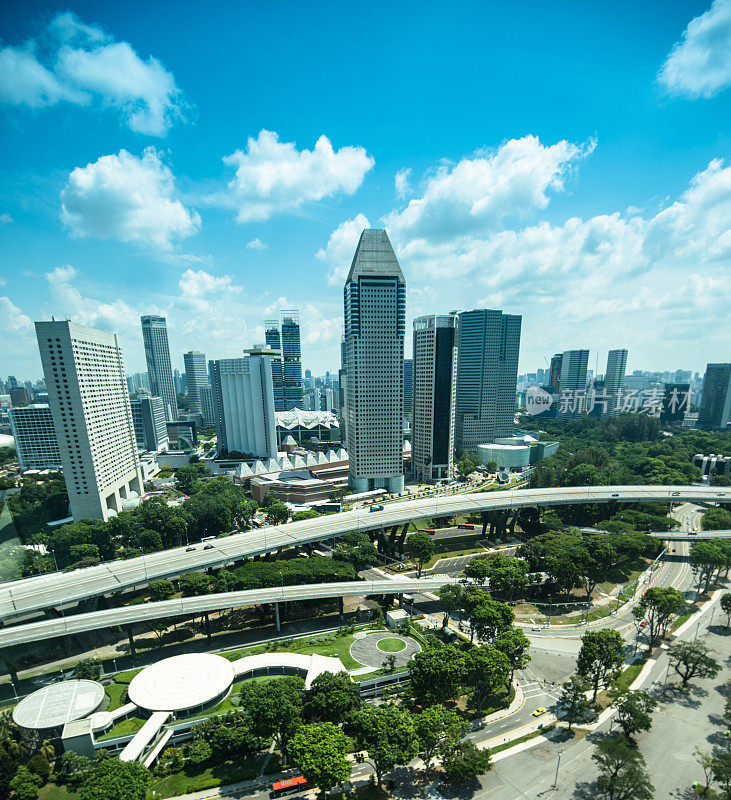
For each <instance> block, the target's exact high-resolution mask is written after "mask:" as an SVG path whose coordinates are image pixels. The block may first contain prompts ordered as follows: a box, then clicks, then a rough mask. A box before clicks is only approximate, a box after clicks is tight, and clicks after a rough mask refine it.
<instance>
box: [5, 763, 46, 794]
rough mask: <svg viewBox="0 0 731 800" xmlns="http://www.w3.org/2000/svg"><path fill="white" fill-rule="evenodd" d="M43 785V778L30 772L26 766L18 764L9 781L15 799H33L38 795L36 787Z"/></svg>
mask: <svg viewBox="0 0 731 800" xmlns="http://www.w3.org/2000/svg"><path fill="white" fill-rule="evenodd" d="M42 785H43V779H42V778H41V777H40V776H39V775H36V774H35V772H32V771H31V770H29V769H28V767H23V766H20V767H18V770H17V772H16V773H15V775H14V776H13V778H12V779H11V781H10V788H11V789H12V790H13V798H17V800H35V798H36V797H38V788H39V787H40V786H42Z"/></svg>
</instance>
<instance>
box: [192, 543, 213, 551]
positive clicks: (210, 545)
mask: <svg viewBox="0 0 731 800" xmlns="http://www.w3.org/2000/svg"><path fill="white" fill-rule="evenodd" d="M193 549H194V550H195V548H193ZM203 549H204V550H213V545H212V544H207V545H206V546H205V547H204V548H203Z"/></svg>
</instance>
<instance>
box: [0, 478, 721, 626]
mask: <svg viewBox="0 0 731 800" xmlns="http://www.w3.org/2000/svg"><path fill="white" fill-rule="evenodd" d="M653 500H655V501H665V502H668V501H670V502H683V501H693V502H701V503H718V502H726V503H729V502H731V488H722V487H717V486H712V487H703V486H586V487H573V486H572V487H567V488H561V489H517V490H516V489H512V490H510V491H497V492H479V493H477V492H475V493H472V494H454V495H443V496H441V497H432V498H428V499H424V500H405V501H398V502H393V503H387V504H386V506H385V508H384V510H383V511H379V512H375V513H370V512H369V511H368V510H367V509H357V510H355V511H347V512H344V513H342V514H330V515H328V516H324V517H320V518H318V519H309V520H302V521H301V522H290V523H287V524H285V525H278V526H273V527H267V528H258V529H256V530H252V531H246V532H245V533H238V534H234V535H232V536H227V537H224V538H221V539H216V540H215V542H210V543H209V544H211V545H212V547H211V548H210V549H204V546H203V545H202V544H197V545H196V546H195V549H192V550H189V549H188V548H185V547H177V548H174V549H172V550H165V551H162V552H159V553H150V554H149V555H146V556H140V557H138V558H130V559H128V560H126V561H110V562H107V563H105V564H99V565H98V566H96V567H87V568H86V569H80V570H74V571H73V572H62V573H51V574H47V575H41V576H38V577H36V578H25V579H23V580H19V581H14V582H12V583H5V584H3V585H2V586H0V619H7V618H10V617H16V616H20V615H22V614H25V613H28V612H32V611H38V610H41V609H44V608H48V607H52V606H59V605H64V604H70V603H74V602H77V601H79V600H85V599H88V598H91V597H98V596H99V595H103V594H109V593H111V592H116V591H120V590H123V589H128V588H132V587H134V586H142V585H145V584H146V583H148V582H149V581H150V580H154V579H155V578H169V577H174V576H176V575H181V574H183V573H185V572H191V571H193V570H199V569H205V568H207V567H220V566H223V565H225V564H230V563H232V562H234V561H238V560H240V559H243V558H251V557H252V556H260V555H264V554H266V553H270V552H272V551H276V550H279V549H281V548H287V547H293V546H296V545H301V544H312V543H313V542H320V541H324V540H327V539H334V538H337V537H339V536H342V535H343V534H345V533H348V531H354V530H360V531H371V530H378V529H387V528H391V527H393V526H397V525H403V524H405V523H407V522H412V521H413V520H418V519H424V518H425V517H444V516H452V515H454V514H464V513H470V512H480V511H496V510H500V509H508V508H527V507H530V506H555V505H567V504H571V503H609V502H617V503H634V502H638V501H653Z"/></svg>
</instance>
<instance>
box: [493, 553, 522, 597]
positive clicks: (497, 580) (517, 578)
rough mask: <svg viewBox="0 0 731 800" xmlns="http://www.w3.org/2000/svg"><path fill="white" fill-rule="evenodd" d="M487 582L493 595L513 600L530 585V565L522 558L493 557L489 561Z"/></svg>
mask: <svg viewBox="0 0 731 800" xmlns="http://www.w3.org/2000/svg"><path fill="white" fill-rule="evenodd" d="M487 580H488V582H489V585H490V592H491V593H492V594H493V595H498V596H499V597H504V598H507V599H508V600H512V599H513V597H515V595H517V594H519V593H520V592H522V590H523V589H525V587H526V586H527V584H528V564H527V563H526V562H525V561H524V560H523V559H522V558H512V557H511V556H505V555H496V556H493V557H492V558H490V559H488V561H487Z"/></svg>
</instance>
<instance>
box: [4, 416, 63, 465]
mask: <svg viewBox="0 0 731 800" xmlns="http://www.w3.org/2000/svg"><path fill="white" fill-rule="evenodd" d="M9 416H10V427H11V429H12V431H13V437H14V438H15V449H16V452H17V454H18V463H19V464H20V471H21V472H25V471H26V470H28V469H54V470H55V469H61V451H60V449H59V446H58V440H57V439H56V430H55V428H54V427H53V415H52V414H51V407H50V406H49V405H48V404H45V403H41V404H37V405H31V406H18V407H14V408H11V409H9Z"/></svg>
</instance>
